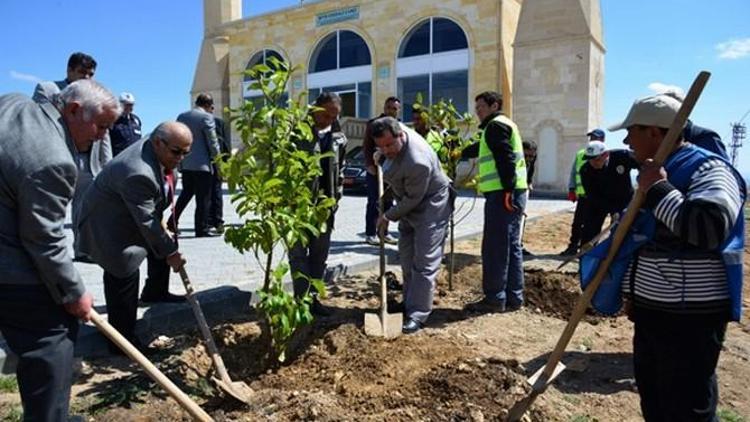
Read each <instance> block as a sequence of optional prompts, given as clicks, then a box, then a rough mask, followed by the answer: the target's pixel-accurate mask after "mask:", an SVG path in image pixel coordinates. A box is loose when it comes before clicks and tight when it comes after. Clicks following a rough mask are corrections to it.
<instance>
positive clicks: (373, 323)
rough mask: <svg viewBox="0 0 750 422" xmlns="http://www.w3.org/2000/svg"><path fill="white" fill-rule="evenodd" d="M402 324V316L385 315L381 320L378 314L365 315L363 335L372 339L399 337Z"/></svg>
mask: <svg viewBox="0 0 750 422" xmlns="http://www.w3.org/2000/svg"><path fill="white" fill-rule="evenodd" d="M403 324H404V316H403V314H385V320H381V318H380V314H375V313H366V314H365V334H367V335H368V336H374V337H385V338H393V337H398V336H400V335H401V328H402V326H403Z"/></svg>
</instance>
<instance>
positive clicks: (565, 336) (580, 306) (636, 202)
mask: <svg viewBox="0 0 750 422" xmlns="http://www.w3.org/2000/svg"><path fill="white" fill-rule="evenodd" d="M710 76H711V74H710V73H708V72H701V73H700V74H699V75H698V77H697V78H695V81H694V82H693V85H692V86H691V87H690V91H688V94H687V96H686V97H685V101H683V102H682V106H681V107H680V111H679V112H677V115H676V116H675V118H674V121H673V122H672V126H671V127H670V128H669V131H668V132H667V135H666V136H665V137H664V140H662V142H661V145H659V149H658V150H657V151H656V155H655V156H654V163H656V164H657V165H661V164H662V163H664V161H665V160H666V159H667V157H669V155H670V154H671V153H672V151H673V150H674V148H675V145H676V143H677V141H679V139H680V135H681V134H682V128H683V127H684V126H685V122H686V121H687V118H688V116H689V115H690V112H691V111H692V110H693V107H694V106H695V103H696V102H697V101H698V97H699V96H700V94H701V92H702V91H703V87H705V86H706V82H708V78H709V77H710ZM645 200H646V193H645V192H643V191H642V190H641V189H637V190H636V191H635V194H634V195H633V199H631V201H630V204H629V205H628V208H627V210H626V211H625V216H624V217H623V218H622V220H621V221H620V225H618V226H617V229H616V230H615V233H614V234H613V235H612V245H611V246H610V247H609V250H608V251H607V257H606V258H605V259H604V261H602V262H601V263H600V264H599V267H598V268H597V270H596V274H595V275H594V278H593V279H592V280H591V282H590V283H589V285H588V286H586V290H584V291H583V295H581V297H580V298H579V299H578V302H577V303H576V306H575V308H574V309H573V313H572V314H571V316H570V320H569V321H568V324H567V325H566V326H565V329H564V330H563V332H562V334H561V335H560V339H559V340H558V341H557V344H556V345H555V349H554V350H553V351H552V353H550V355H549V358H547V364H546V365H545V366H544V367H543V368H541V369H540V370H539V371H537V373H536V374H534V375H533V376H532V377H531V378H529V379H528V382H529V383H530V384H531V386H532V387H531V393H530V394H529V395H528V396H526V397H524V398H523V399H521V400H519V401H517V402H516V403H515V404H514V405H513V407H512V408H511V409H510V410H509V411H508V417H507V419H506V421H508V422H517V421H520V420H521V418H522V417H523V415H524V414H525V413H526V411H527V410H529V407H531V404H532V403H534V400H536V398H537V396H539V395H540V394H542V393H544V391H545V390H546V389H547V387H548V386H549V385H550V383H552V381H553V380H554V379H555V377H557V376H558V375H559V374H560V372H562V370H563V368H564V366H562V364H561V363H560V359H561V358H562V355H563V353H565V348H566V347H567V346H568V343H569V342H570V339H571V338H572V337H573V333H574V332H575V330H576V327H577V326H578V322H580V320H581V318H582V317H583V314H584V313H585V312H586V309H587V308H588V306H589V303H590V302H591V298H592V297H593V296H594V293H595V292H596V290H597V289H598V288H599V285H600V284H601V282H602V280H603V279H604V276H605V275H606V274H607V271H608V270H609V266H610V264H611V263H612V261H613V260H614V258H615V256H617V251H618V250H619V249H620V245H622V242H623V241H624V240H625V235H627V233H628V230H630V226H631V225H632V224H633V221H634V220H635V218H636V216H637V214H638V210H639V209H640V208H641V205H642V204H643V202H644V201H645Z"/></svg>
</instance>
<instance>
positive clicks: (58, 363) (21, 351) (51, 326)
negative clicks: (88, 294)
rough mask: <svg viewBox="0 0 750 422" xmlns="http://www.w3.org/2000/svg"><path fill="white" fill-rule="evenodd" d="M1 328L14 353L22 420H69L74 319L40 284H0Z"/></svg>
mask: <svg viewBox="0 0 750 422" xmlns="http://www.w3.org/2000/svg"><path fill="white" fill-rule="evenodd" d="M0 331H1V332H2V335H3V337H4V338H5V340H6V341H7V343H8V347H9V348H10V350H11V351H12V352H13V353H15V354H16V355H18V367H17V368H16V376H17V378H18V389H19V392H20V393H21V401H22V402H23V420H24V421H54V422H66V421H67V420H68V407H69V404H70V383H71V382H72V379H73V348H74V346H75V341H76V336H77V335H78V321H77V320H76V319H75V317H73V316H72V315H70V314H69V313H67V312H65V310H64V309H63V307H62V306H61V305H58V304H56V303H55V302H54V301H53V300H52V297H51V296H50V294H49V291H48V290H47V288H46V287H45V286H42V285H34V286H32V285H29V286H27V285H7V284H5V285H0Z"/></svg>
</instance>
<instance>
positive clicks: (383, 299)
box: [376, 164, 388, 324]
mask: <svg viewBox="0 0 750 422" xmlns="http://www.w3.org/2000/svg"><path fill="white" fill-rule="evenodd" d="M376 171H377V173H378V215H381V216H382V215H383V214H385V199H384V196H385V182H383V166H381V165H380V164H378V165H377V170H376ZM377 230H378V240H379V242H380V245H379V252H380V321H383V323H384V324H385V317H386V315H387V314H388V287H387V286H386V282H385V267H386V262H385V235H386V234H387V232H386V231H385V230H383V231H381V230H380V228H379V227H378V228H377Z"/></svg>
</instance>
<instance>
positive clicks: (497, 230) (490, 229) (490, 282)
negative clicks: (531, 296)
mask: <svg viewBox="0 0 750 422" xmlns="http://www.w3.org/2000/svg"><path fill="white" fill-rule="evenodd" d="M484 197H485V202H484V231H483V233H482V290H483V291H484V295H485V297H487V298H488V299H490V300H491V301H493V302H496V303H498V304H500V305H503V306H505V305H507V306H512V307H517V306H521V305H522V304H523V253H522V248H521V216H522V215H523V211H524V209H525V208H526V191H525V190H516V191H514V192H513V204H514V206H515V207H516V209H515V210H514V211H513V212H508V211H506V210H505V207H504V206H503V192H502V191H493V192H485V193H484Z"/></svg>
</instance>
